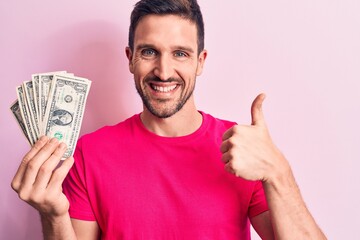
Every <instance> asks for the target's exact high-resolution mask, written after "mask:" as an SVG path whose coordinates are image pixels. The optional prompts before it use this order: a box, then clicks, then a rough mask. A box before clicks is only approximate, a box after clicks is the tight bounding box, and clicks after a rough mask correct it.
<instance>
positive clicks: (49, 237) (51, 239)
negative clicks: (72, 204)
mask: <svg viewBox="0 0 360 240" xmlns="http://www.w3.org/2000/svg"><path fill="white" fill-rule="evenodd" d="M40 217H41V224H42V229H43V234H44V239H45V240H63V239H64V240H65V239H66V240H76V239H77V238H76V235H75V231H74V229H73V226H72V224H71V220H70V216H69V214H66V215H64V216H60V217H56V218H50V217H48V216H46V215H42V214H40Z"/></svg>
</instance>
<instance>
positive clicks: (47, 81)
mask: <svg viewBox="0 0 360 240" xmlns="http://www.w3.org/2000/svg"><path fill="white" fill-rule="evenodd" d="M54 74H66V71H58V72H48V73H40V74H36V75H33V77H34V78H35V79H36V77H37V76H38V78H39V84H38V86H37V90H36V91H37V92H38V102H37V105H38V114H39V122H40V134H41V135H43V134H44V129H43V128H42V127H43V125H44V118H45V111H46V106H47V101H48V99H49V94H50V88H51V85H52V84H51V83H52V80H53V78H54Z"/></svg>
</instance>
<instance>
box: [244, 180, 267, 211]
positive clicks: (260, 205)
mask: <svg viewBox="0 0 360 240" xmlns="http://www.w3.org/2000/svg"><path fill="white" fill-rule="evenodd" d="M267 210H269V207H268V204H267V202H266V197H265V193H264V189H263V186H262V183H261V181H257V182H256V183H255V186H254V191H253V194H252V197H251V201H250V206H249V211H248V215H249V218H252V217H255V216H257V215H259V214H260V213H263V212H265V211H267Z"/></svg>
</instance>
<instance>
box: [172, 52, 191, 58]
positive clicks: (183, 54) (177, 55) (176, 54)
mask: <svg viewBox="0 0 360 240" xmlns="http://www.w3.org/2000/svg"><path fill="white" fill-rule="evenodd" d="M174 55H175V57H187V56H188V54H187V53H186V52H184V51H176V52H175V53H174Z"/></svg>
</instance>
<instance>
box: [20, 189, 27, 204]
mask: <svg viewBox="0 0 360 240" xmlns="http://www.w3.org/2000/svg"><path fill="white" fill-rule="evenodd" d="M18 196H19V198H20V199H21V200H23V201H25V202H28V201H29V193H28V191H25V190H23V189H22V190H20V191H19V192H18Z"/></svg>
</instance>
